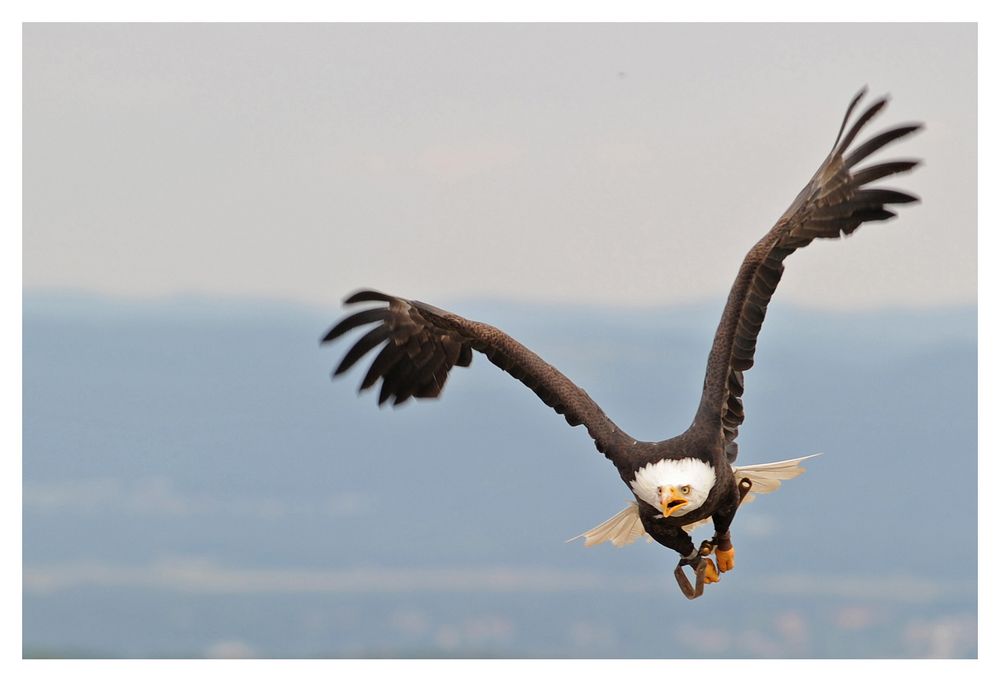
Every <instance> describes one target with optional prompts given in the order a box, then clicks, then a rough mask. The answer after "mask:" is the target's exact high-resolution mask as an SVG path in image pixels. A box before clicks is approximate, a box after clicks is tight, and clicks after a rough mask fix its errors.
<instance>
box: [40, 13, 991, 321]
mask: <svg viewBox="0 0 1000 682" xmlns="http://www.w3.org/2000/svg"><path fill="white" fill-rule="evenodd" d="M23 35H24V72H23V97H24V100H23V102H24V103H23V107H24V108H23V125H24V137H23V139H24V144H23V155H24V156H23V164H24V165H23V172H24V175H23V177H24V222H23V225H24V227H23V267H24V270H23V284H24V287H25V289H26V290H35V289H73V290H88V291H95V292H100V293H109V294H124V295H130V296H150V295H164V294H179V293H183V294H190V293H196V294H209V295H220V294H221V295H241V296H264V297H269V298H281V299H291V300H298V301H303V302H308V303H319V304H334V303H335V302H336V301H338V300H339V299H340V298H341V297H342V296H343V295H344V294H345V293H347V292H348V291H350V290H353V289H355V288H358V287H362V286H371V287H377V288H382V289H385V290H388V291H390V292H393V293H397V294H401V295H405V296H408V297H414V298H421V299H424V300H431V301H435V300H445V301H447V300H454V299H455V298H467V297H472V296H490V297H497V298H512V299H522V300H525V299H531V300H537V301H566V302H599V303H622V304H627V305H632V304H640V305H644V304H666V303H681V302H689V301H696V300H698V301H700V300H705V299H710V298H713V297H718V298H720V299H721V297H723V296H724V295H725V293H726V291H728V288H729V285H730V284H731V282H732V278H733V276H734V275H735V273H736V270H737V267H738V265H739V262H740V259H741V258H742V257H743V255H744V253H745V252H746V250H747V249H748V248H749V247H750V246H751V245H752V244H753V243H754V242H755V241H756V240H757V239H758V238H759V237H760V236H761V235H762V234H763V233H764V231H765V230H767V229H768V228H769V227H770V226H771V225H772V224H773V222H774V220H775V219H776V218H777V217H778V216H779V215H780V214H781V213H782V212H783V210H784V209H785V207H786V206H787V205H788V204H789V203H790V202H791V200H792V198H793V197H794V196H795V195H796V193H797V192H798V190H799V189H800V188H801V186H802V185H803V184H804V183H805V181H806V180H807V179H808V178H809V176H810V175H811V174H812V172H813V171H814V170H815V168H816V167H817V166H818V164H819V163H820V162H821V160H822V159H823V157H824V156H825V154H826V153H827V151H828V150H829V148H830V145H831V144H832V142H833V139H834V137H835V136H836V132H837V128H838V126H839V125H840V119H841V116H842V115H843V111H844V108H845V107H846V105H847V103H848V101H849V100H850V98H851V96H852V95H853V94H854V93H855V92H856V91H857V89H858V88H859V87H860V86H862V85H864V84H868V85H869V86H870V87H871V90H872V93H873V94H876V95H877V94H881V93H884V92H889V93H891V94H892V96H893V101H892V103H891V106H890V107H889V108H888V109H887V111H886V112H884V113H883V114H881V115H880V117H879V118H878V119H877V120H876V125H874V126H872V128H871V130H872V131H873V132H874V131H877V130H878V129H879V127H885V126H889V125H892V124H896V123H900V122H906V121H913V120H919V121H923V122H925V123H926V124H927V130H926V131H924V132H923V133H922V134H920V135H919V136H917V137H915V138H912V139H908V140H906V141H905V142H903V143H900V144H898V145H897V146H894V147H892V148H891V151H890V152H889V153H888V154H889V155H890V156H896V157H904V158H910V157H919V158H923V159H925V161H926V165H925V166H924V167H922V168H920V169H919V170H918V172H916V173H914V174H913V175H911V176H906V177H904V178H900V179H896V180H895V181H892V180H891V179H890V181H889V182H887V183H886V184H888V185H890V186H899V187H901V188H904V189H906V190H908V191H912V192H915V193H916V194H918V195H920V196H921V197H922V200H923V203H922V204H921V205H919V206H916V207H906V208H903V209H902V213H903V215H902V217H901V218H900V219H898V220H897V221H895V222H894V223H889V224H887V225H870V226H868V227H866V228H864V229H862V230H861V231H860V232H859V234H858V235H856V236H854V237H852V238H851V239H850V240H849V241H847V242H846V243H826V242H824V243H820V244H816V245H814V246H811V247H810V248H809V249H807V250H805V251H804V252H802V253H800V254H797V255H796V256H795V257H794V259H792V260H790V261H789V263H788V269H787V271H786V274H785V277H784V282H785V283H784V285H783V286H782V291H781V293H780V294H779V295H780V296H781V297H782V298H783V299H784V300H785V301H788V302H794V303H799V304H804V305H810V306H813V307H825V308H866V307H880V306H886V305H904V306H937V305H945V304H968V303H974V302H975V301H976V281H977V270H976V144H977V140H976V123H977V121H976V105H977V91H976V80H977V73H976V68H977V66H976V50H977V40H976V37H977V35H976V26H975V25H973V24H922V25H916V24H913V25H906V24H877V25H874V24H869V25H865V24H824V25H796V24H782V25H768V24H744V25H726V24H711V25H709V24H704V25H698V24H694V25H681V24H589V25H583V24H581V25H551V24H535V25H488V24H484V25H468V24H422V25H392V24H389V25H385V24H382V25H365V24H361V25H344V24H340V25H324V24H311V25H300V24H272V25H252V24H243V25H219V24H214V25H213V24H184V25H180V24H177V25H169V24H167V25H164V24H160V25H129V24H118V25H101V24H77V25H58V24H44V25H43V24H28V25H26V26H25V27H24V34H23ZM881 158H887V156H885V155H884V156H882V157H881ZM720 303H721V301H720Z"/></svg>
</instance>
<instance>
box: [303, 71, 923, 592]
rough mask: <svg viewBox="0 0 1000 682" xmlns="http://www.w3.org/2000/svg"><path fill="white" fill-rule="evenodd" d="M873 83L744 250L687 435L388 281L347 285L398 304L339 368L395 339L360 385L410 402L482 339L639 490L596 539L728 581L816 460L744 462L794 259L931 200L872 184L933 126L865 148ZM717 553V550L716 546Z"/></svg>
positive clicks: (893, 133) (877, 138)
mask: <svg viewBox="0 0 1000 682" xmlns="http://www.w3.org/2000/svg"><path fill="white" fill-rule="evenodd" d="M865 93H866V89H862V90H861V91H860V92H859V93H858V94H857V95H856V96H855V97H854V99H853V100H852V101H851V103H850V105H849V106H848V109H847V113H846V114H845V115H844V119H843V122H842V123H841V125H840V130H839V131H838V133H837V138H836V140H835V141H834V144H833V148H832V150H831V151H830V153H829V154H828V155H827V157H826V159H825V160H824V161H823V163H822V164H821V165H820V167H819V170H817V171H816V173H815V174H814V175H813V177H812V178H811V179H810V180H809V182H808V183H807V184H806V186H805V187H804V188H803V189H802V191H801V192H799V195H798V196H797V197H796V198H795V200H794V201H793V202H792V205H791V206H790V207H789V208H788V210H786V211H785V213H784V215H782V216H781V218H779V219H778V222H777V223H776V224H775V225H774V227H772V228H771V229H770V231H768V233H767V234H765V235H764V237H763V238H762V239H761V240H760V241H758V242H757V243H756V244H755V245H754V246H753V248H752V249H750V252H749V253H748V254H747V256H746V257H745V258H744V260H743V264H742V265H741V266H740V269H739V272H738V274H737V276H736V281H735V282H734V284H733V287H732V289H731V291H730V293H729V298H728V300H727V302H726V306H725V309H724V310H723V313H722V320H721V322H720V323H719V327H718V330H717V331H716V334H715V339H714V341H713V343H712V348H711V351H710V353H709V356H708V368H707V370H706V372H705V382H704V387H703V391H702V396H701V401H700V403H699V405H698V409H697V412H696V414H695V417H694V420H693V422H692V423H691V426H690V427H688V429H687V430H686V431H684V432H683V433H681V434H680V435H677V436H674V437H673V438H668V439H666V440H661V441H656V442H643V441H639V440H636V439H635V438H633V437H632V436H630V435H628V434H627V433H625V432H624V431H622V430H621V429H620V428H619V427H618V426H617V425H615V423H614V422H613V421H611V419H609V418H608V417H607V415H605V414H604V412H603V411H602V410H601V408H600V407H599V406H598V405H597V403H595V402H594V401H593V400H592V399H591V398H590V396H589V395H587V393H586V392H585V391H584V390H583V389H582V388H580V387H579V386H577V385H576V384H574V383H573V382H572V381H570V380H569V379H567V378H566V377H565V376H564V375H563V374H562V373H561V372H559V370H557V369H556V368H555V367H553V366H552V365H550V364H548V363H547V362H545V361H544V360H543V359H542V358H540V357H539V356H538V355H536V354H535V353H533V352H532V351H531V350H529V349H528V348H526V347H524V346H523V345H521V344H520V343H518V342H517V341H515V340H514V339H513V338H511V337H510V336H508V335H507V334H506V333H504V332H503V331H501V330H499V329H497V328H496V327H492V326H490V325H488V324H484V323H482V322H474V321H472V320H468V319H466V318H464V317H460V316H459V315H456V314H455V313H451V312H448V311H447V310H442V309H441V308H437V307H435V306H432V305H429V304H427V303H421V302H420V301H414V300H408V299H405V298H401V297H398V296H390V295H388V294H384V293H381V292H378V291H372V290H364V291H358V292H356V293H354V294H352V295H350V296H349V297H347V299H346V300H345V301H344V303H345V304H347V305H350V304H356V303H371V302H376V303H379V304H384V305H378V306H376V307H368V308H366V309H364V310H361V311H360V312H355V313H353V314H351V315H348V316H346V317H344V318H343V319H341V320H340V321H339V322H338V323H337V324H336V325H334V326H333V328H331V329H330V330H329V332H327V334H326V335H325V336H324V337H323V339H322V342H321V343H327V342H330V341H333V340H334V339H336V338H338V337H340V336H341V335H342V334H344V333H346V332H348V331H350V330H352V329H355V328H357V327H361V326H363V325H368V324H374V325H375V326H374V327H373V328H371V329H370V330H369V331H368V332H367V333H365V334H364V335H363V336H362V337H361V338H360V340H358V341H357V342H356V343H355V344H354V345H353V346H352V347H351V348H350V350H349V351H348V352H347V354H346V355H345V356H344V358H343V360H342V361H341V362H340V364H339V365H338V366H337V368H336V369H335V370H334V371H333V375H334V376H337V375H340V374H342V373H344V372H346V371H347V370H348V369H350V368H351V367H352V366H353V365H354V364H355V363H356V362H357V361H358V360H359V359H361V357H362V356H364V355H365V354H367V353H368V352H369V351H372V350H373V349H375V348H376V347H378V346H379V345H381V346H382V348H381V350H380V351H379V352H378V353H377V354H376V355H375V359H374V361H373V362H372V364H371V366H370V367H369V368H368V372H367V373H366V374H365V376H364V379H363V380H362V382H361V387H360V390H365V389H369V388H371V387H372V386H374V385H375V383H376V382H377V381H379V380H380V379H381V382H382V383H381V388H380V390H379V396H378V404H379V405H382V404H383V403H385V402H386V401H388V400H392V404H393V405H399V404H400V403H404V402H406V401H407V400H409V399H410V398H436V397H437V396H439V395H440V393H441V390H442V389H443V388H444V384H445V381H446V380H447V378H448V372H449V371H450V370H451V368H452V367H454V366H456V365H457V366H459V367H467V366H469V364H470V363H471V362H472V356H473V351H478V352H480V353H482V354H483V355H485V356H486V357H487V358H488V359H489V360H490V362H492V363H493V364H495V365H497V366H498V367H500V369H502V370H504V371H505V372H507V373H508V374H510V375H511V376H513V377H514V378H515V379H517V380H519V381H521V382H522V383H523V384H525V385H526V386H527V387H528V388H530V389H531V390H532V391H534V392H535V393H536V394H537V395H538V397H539V398H541V399H542V401H543V402H544V403H545V404H546V405H548V406H549V407H551V408H552V409H554V410H555V411H556V412H557V413H559V414H561V415H563V416H564V417H565V419H566V421H567V422H568V423H569V424H570V425H571V426H578V425H581V424H582V425H583V426H585V427H586V429H587V432H588V433H589V434H590V436H591V438H593V440H594V444H595V445H596V447H597V450H598V451H599V452H601V453H603V454H604V455H605V456H606V457H607V458H608V459H609V460H611V462H612V463H613V464H614V466H615V468H616V469H617V470H618V474H619V475H620V476H621V479H622V481H624V483H625V485H627V486H628V488H629V490H630V491H631V493H632V495H633V496H634V497H635V501H634V502H632V503H630V504H629V506H628V507H626V509H624V510H623V511H621V512H620V513H618V514H617V515H615V516H614V517H612V518H611V519H609V520H608V521H606V522H604V523H602V524H600V525H599V526H597V527H596V528H593V529H591V530H590V531H587V532H586V533H584V534H583V535H582V536H577V537H583V538H584V540H585V544H586V545H587V546H591V545H594V544H599V543H601V542H605V541H610V542H611V543H612V544H614V545H615V546H621V545H624V544H628V543H630V542H633V541H634V540H636V539H637V538H639V537H643V536H646V537H647V538H651V539H652V540H655V541H657V542H658V543H660V544H661V545H664V546H665V547H669V548H670V549H673V550H675V551H676V552H677V553H678V554H679V555H680V559H679V563H678V566H677V568H676V569H675V575H677V576H678V582H679V584H680V585H681V588H682V590H685V594H687V596H688V597H689V598H693V597H694V596H698V595H700V594H701V590H702V588H703V585H704V583H713V582H717V581H718V580H719V574H720V572H726V571H729V570H731V569H732V568H733V566H734V560H735V550H734V549H733V543H732V539H731V536H730V526H731V524H732V522H733V518H734V516H735V514H736V510H737V508H738V507H739V506H740V503H741V502H742V501H744V499H745V498H747V496H748V493H749V492H750V491H751V490H753V492H754V493H767V492H771V491H773V490H775V489H776V488H777V487H778V486H779V485H781V481H783V480H787V479H789V478H792V477H794V476H797V475H798V474H800V473H801V472H802V471H803V468H802V466H801V462H802V460H803V459H806V458H805V457H800V458H796V459H792V460H785V461H782V462H773V463H769V464H761V465H751V466H737V465H736V464H735V462H736V455H737V443H736V438H737V435H738V432H739V427H740V425H741V424H742V423H743V418H744V414H743V401H742V398H741V396H742V394H743V373H744V372H746V371H747V370H748V369H750V368H751V367H752V366H753V357H754V350H755V347H756V344H757V335H758V333H759V332H760V328H761V323H762V322H763V321H764V314H765V312H766V310H767V305H768V303H769V302H770V300H771V296H772V295H773V294H774V290H775V288H776V287H777V286H778V281H779V280H780V279H781V274H782V272H783V270H784V260H785V258H787V257H788V256H789V255H790V254H791V253H793V252H794V251H796V250H797V249H800V248H802V247H804V246H807V245H808V244H810V243H811V242H812V241H813V240H814V239H817V238H819V239H833V238H837V237H840V236H841V235H843V236H847V235H849V234H852V233H853V232H854V231H855V230H856V229H858V227H859V226H861V225H862V224H863V223H867V222H870V221H884V220H888V219H890V218H893V217H895V215H896V214H895V213H893V212H892V211H891V210H889V209H888V208H887V206H891V205H893V204H908V203H911V202H914V201H917V198H916V197H914V196H912V195H910V194H906V193H904V192H900V191H897V190H893V189H887V188H884V187H872V186H871V183H873V182H875V181H878V180H881V179H882V178H885V177H887V176H890V175H895V174H899V173H905V172H908V171H910V170H912V169H913V168H914V167H915V166H916V165H917V164H918V163H919V162H918V161H915V160H897V161H888V162H882V163H875V164H872V165H868V166H865V167H859V164H861V162H862V161H864V160H865V159H867V158H868V157H869V156H871V155H872V154H873V153H874V152H876V151H878V150H880V149H882V148H883V147H884V146H886V145H887V144H889V143H890V142H893V141H894V140H898V139H900V138H902V137H904V136H906V135H909V134H911V133H913V132H915V131H917V130H919V129H920V128H921V126H920V125H919V124H914V125H902V126H897V127H894V128H891V129H889V130H886V131H885V132H882V133H879V134H878V135H874V136H873V137H871V138H870V139H868V140H867V141H865V142H863V143H860V144H857V145H855V146H852V145H853V143H854V141H855V138H856V137H857V136H858V134H859V133H860V132H861V130H862V129H863V128H864V127H865V125H866V124H868V123H869V122H870V121H871V119H872V118H873V117H874V116H875V115H876V114H878V113H879V112H880V111H881V110H882V109H883V108H884V107H885V105H886V103H887V98H881V99H878V100H877V101H875V102H874V103H873V104H871V106H869V107H868V108H867V109H865V110H864V111H863V113H861V114H860V115H859V116H858V117H857V118H856V119H855V120H854V121H853V123H852V125H851V126H850V128H848V123H851V119H852V114H853V113H854V111H855V108H856V107H857V106H858V104H859V102H860V101H861V99H862V98H863V96H864V95H865ZM845 130H846V134H845ZM750 497H752V495H751V496H750ZM709 520H711V522H712V523H713V524H714V528H715V533H714V536H713V537H712V539H711V541H706V542H705V543H702V546H701V548H699V549H696V548H695V546H694V543H693V541H692V539H691V535H690V531H691V530H692V529H693V528H694V527H695V526H697V525H700V524H701V523H707V522H708V521H709ZM574 539H576V538H574ZM713 553H714V555H715V561H713V560H712V559H711V558H710V556H711V554H713ZM716 562H717V563H716ZM682 567H691V568H693V569H694V571H695V574H696V575H697V576H698V579H699V584H698V588H697V590H691V589H685V585H684V581H683V579H682V577H681V576H682V575H683V572H682V570H681V569H682Z"/></svg>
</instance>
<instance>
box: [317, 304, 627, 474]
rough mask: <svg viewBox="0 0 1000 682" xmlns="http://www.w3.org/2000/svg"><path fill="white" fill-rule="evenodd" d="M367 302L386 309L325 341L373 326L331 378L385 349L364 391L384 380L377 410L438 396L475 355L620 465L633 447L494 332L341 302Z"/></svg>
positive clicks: (446, 317) (535, 360)
mask: <svg viewBox="0 0 1000 682" xmlns="http://www.w3.org/2000/svg"><path fill="white" fill-rule="evenodd" d="M365 302H379V303H387V304H388V305H387V306H378V307H375V308H367V309H365V310H362V311H360V312H356V313H354V314H352V315H348V316H347V317H345V318H343V319H342V320H340V322H338V323H337V324H336V325H335V326H334V327H333V328H332V329H330V331H329V332H327V334H326V336H324V337H323V340H322V343H327V342H329V341H332V340H334V339H336V338H337V337H339V336H341V335H342V334H344V333H345V332H348V331H350V330H351V329H354V328H356V327H360V326H362V325H367V324H373V323H374V324H375V327H373V328H372V329H371V330H369V331H368V332H367V333H366V334H364V336H362V337H361V338H360V339H359V340H358V341H357V343H355V344H354V346H353V347H352V348H351V349H350V350H349V351H348V352H347V354H346V355H345V356H344V359H343V360H342V361H341V363H340V365H338V366H337V368H336V369H335V370H334V372H333V375H334V376H337V375H339V374H342V373H344V372H346V371H347V370H348V369H350V368H351V367H352V366H353V365H354V364H355V363H356V362H357V361H358V360H360V359H361V357H362V356H364V355H365V354H366V353H368V352H369V351H372V350H374V349H375V348H376V347H377V346H379V345H380V344H382V349H381V350H380V351H379V352H378V354H377V355H376V356H375V359H374V360H373V361H372V364H371V366H370V367H369V368H368V373H367V374H365V378H364V379H363V380H362V382H361V387H360V389H359V390H362V391H363V390H366V389H369V388H371V387H372V386H374V385H375V383H376V382H377V381H378V380H379V379H381V380H382V386H381V389H380V390H379V397H378V402H379V405H381V404H382V403H384V402H386V401H387V400H390V399H391V400H392V404H393V405H399V404H400V403H403V402H406V401H407V400H409V399H410V398H436V397H437V396H438V395H439V394H440V393H441V389H443V388H444V384H445V381H447V379H448V372H449V371H450V370H451V368H452V367H454V366H456V365H458V366H459V367H467V366H468V365H469V364H470V363H471V362H472V351H473V350H476V351H479V352H480V353H483V354H484V355H485V356H486V357H487V358H488V359H489V360H490V362H492V363H493V364H494V365H496V366H497V367H499V368H500V369H502V370H503V371H505V372H507V373H508V374H510V375H511V376H512V377H514V378H515V379H517V380H518V381H520V382H521V383H523V384H524V385H525V386H527V387H528V388H530V389H531V390H532V391H534V392H535V394H537V395H538V397H539V398H541V399H542V401H543V402H544V403H545V404H546V405H548V406H549V407H551V408H552V409H554V410H555V411H556V412H558V413H559V414H561V415H563V416H564V417H565V418H566V421H567V422H569V424H570V425H571V426H578V425H580V424H583V425H584V426H586V427H587V432H588V433H589V434H590V436H591V437H592V438H593V439H594V442H595V444H596V445H597V449H598V450H599V451H600V452H602V453H604V454H606V455H607V456H608V458H609V459H611V460H612V461H614V462H615V464H616V465H619V460H620V459H621V458H622V457H624V455H623V454H622V453H623V450H624V449H625V448H626V447H627V445H630V444H632V443H634V441H633V440H632V439H631V438H630V437H629V436H628V434H625V433H623V432H622V431H621V430H620V429H619V428H618V427H617V426H615V424H614V423H613V422H612V421H611V420H610V419H608V417H607V416H606V415H605V414H604V412H603V411H602V410H601V408H600V407H599V406H598V405H597V403H595V402H594V401H593V400H592V399H591V398H590V396H589V395H587V393H586V391H584V390H583V389H582V388H580V387H579V386H577V385H576V384H574V383H573V382H572V381H570V380H569V379H567V378H566V377H565V376H564V375H563V374H562V373H561V372H559V370H557V369H556V368H555V367H553V366H552V365H550V364H548V363H547V362H545V361H544V360H542V359H541V358H540V357H538V356H537V355H536V354H535V353H533V352H532V351H530V350H528V349H527V348H525V347H524V346H523V345H521V344H520V343H518V342H517V341H515V340H514V339H512V338H511V337H510V336H508V335H507V334H505V333H504V332H502V331H500V330H499V329H497V328H496V327H491V326H490V325H488V324H483V323H481V322H473V321H472V320H467V319H465V318H464V317H460V316H458V315H455V314H454V313H450V312H448V311H447V310H441V309H440V308H435V307H434V306H432V305H428V304H426V303H421V302H420V301H409V300H406V299H404V298H398V297H396V296H389V295H387V294H383V293H381V292H378V291H359V292H357V293H355V294H353V295H351V296H349V297H348V298H347V299H345V301H344V303H345V304H352V303H365ZM622 464H624V462H622ZM619 469H621V466H620V465H619Z"/></svg>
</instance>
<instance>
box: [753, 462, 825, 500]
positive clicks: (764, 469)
mask: <svg viewBox="0 0 1000 682" xmlns="http://www.w3.org/2000/svg"><path fill="white" fill-rule="evenodd" d="M820 454H821V453H818V452H817V453H816V454H815V455H806V456H805V457H796V458H795V459H786V460H782V461H780V462H768V463H767V464H748V465H747V466H741V467H733V475H734V476H735V477H736V480H737V481H739V480H740V479H741V478H749V479H750V482H751V483H752V484H753V486H752V487H751V488H750V493H749V494H748V495H747V496H746V497H745V498H744V499H743V501H744V502H752V501H753V499H754V497H756V496H757V495H763V494H766V493H773V492H774V491H775V490H777V489H778V488H780V487H781V482H782V481H787V480H789V479H792V478H795V477H796V476H799V475H801V474H802V473H803V472H804V471H805V467H803V466H801V463H802V462H803V461H805V460H807V459H812V458H813V457H819V455H820Z"/></svg>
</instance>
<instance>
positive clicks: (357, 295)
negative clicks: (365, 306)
mask: <svg viewBox="0 0 1000 682" xmlns="http://www.w3.org/2000/svg"><path fill="white" fill-rule="evenodd" d="M393 300H395V299H394V298H393V297H392V296H389V295H388V294H383V293H382V292H381V291H375V290H374V289H362V290H361V291H355V292H354V293H353V294H351V295H350V296H348V297H347V298H345V299H344V305H350V304H352V303H363V302H365V301H383V302H385V303H392V302H393Z"/></svg>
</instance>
